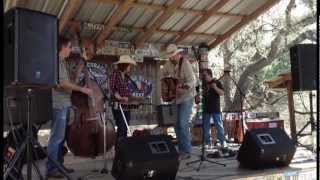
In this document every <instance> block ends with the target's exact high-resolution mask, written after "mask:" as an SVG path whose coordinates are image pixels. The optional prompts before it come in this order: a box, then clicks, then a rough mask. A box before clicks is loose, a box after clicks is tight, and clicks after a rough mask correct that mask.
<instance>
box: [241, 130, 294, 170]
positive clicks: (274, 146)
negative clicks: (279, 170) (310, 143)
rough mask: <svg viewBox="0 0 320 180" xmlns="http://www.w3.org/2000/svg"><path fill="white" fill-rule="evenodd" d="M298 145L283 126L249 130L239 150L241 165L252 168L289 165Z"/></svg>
mask: <svg viewBox="0 0 320 180" xmlns="http://www.w3.org/2000/svg"><path fill="white" fill-rule="evenodd" d="M295 151H296V147H295V144H294V142H293V140H291V139H290V138H289V136H288V135H287V134H286V132H285V131H284V130H283V129H281V128H261V129H252V130H248V131H247V132H246V134H245V136H244V140H243V143H242V145H241V146H240V149H239V152H238V157H237V159H238V161H239V162H240V165H241V166H242V167H245V168H250V169H263V168H269V167H280V166H288V165H289V164H290V162H291V160H292V158H293V156H294V154H295Z"/></svg>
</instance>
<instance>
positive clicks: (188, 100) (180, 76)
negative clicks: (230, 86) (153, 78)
mask: <svg viewBox="0 0 320 180" xmlns="http://www.w3.org/2000/svg"><path fill="white" fill-rule="evenodd" d="M182 52H183V50H182V49H178V48H177V46H176V45H174V44H170V45H169V46H168V47H167V53H168V56H169V61H168V62H167V63H166V64H165V65H164V67H163V69H162V72H161V79H162V83H161V86H164V85H165V84H164V83H163V82H164V79H165V78H166V77H171V78H174V79H177V83H176V86H175V99H174V100H173V102H175V104H176V106H177V111H178V112H177V117H178V118H177V122H176V125H175V132H176V135H177V139H178V147H179V153H180V159H185V158H188V157H190V153H191V136H190V131H189V126H188V124H189V120H190V119H191V114H192V106H193V102H194V96H195V94H196V90H195V86H196V78H195V74H194V71H193V69H192V66H191V64H190V62H189V61H188V60H186V59H184V57H183V55H182ZM161 88H162V87H161ZM162 89H163V88H162ZM162 95H164V94H163V93H162ZM162 98H163V99H166V97H162Z"/></svg>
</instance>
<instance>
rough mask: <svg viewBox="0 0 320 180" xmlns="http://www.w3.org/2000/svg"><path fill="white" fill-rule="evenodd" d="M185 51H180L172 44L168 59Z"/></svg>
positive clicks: (168, 49)
mask: <svg viewBox="0 0 320 180" xmlns="http://www.w3.org/2000/svg"><path fill="white" fill-rule="evenodd" d="M182 51H183V49H178V47H177V46H176V45H174V44H170V45H169V46H168V47H167V55H168V57H172V56H174V55H176V54H178V53H179V52H182Z"/></svg>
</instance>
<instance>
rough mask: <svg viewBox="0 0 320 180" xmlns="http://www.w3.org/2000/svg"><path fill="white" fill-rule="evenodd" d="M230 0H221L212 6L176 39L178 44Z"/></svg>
mask: <svg viewBox="0 0 320 180" xmlns="http://www.w3.org/2000/svg"><path fill="white" fill-rule="evenodd" d="M228 1H229V0H221V1H219V2H218V3H217V4H216V5H215V6H214V7H212V8H211V9H210V10H208V11H207V12H206V13H205V14H204V15H203V16H202V17H201V18H200V19H199V20H198V21H197V22H196V23H195V24H193V25H192V26H191V28H190V29H189V30H188V31H186V32H184V33H183V34H181V35H180V36H178V38H177V39H176V40H175V43H176V44H179V43H180V42H181V41H183V40H184V39H185V38H186V37H188V36H189V35H190V34H192V33H193V32H194V31H195V30H196V29H197V28H198V27H200V26H201V25H202V24H203V23H205V22H206V21H207V20H208V19H209V18H210V17H212V15H213V14H215V13H217V11H218V10H219V9H220V8H222V7H223V6H224V5H225V4H227V3H228Z"/></svg>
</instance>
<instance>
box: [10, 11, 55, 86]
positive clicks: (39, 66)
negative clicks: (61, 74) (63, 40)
mask: <svg viewBox="0 0 320 180" xmlns="http://www.w3.org/2000/svg"><path fill="white" fill-rule="evenodd" d="M57 37H58V20H57V18H56V17H55V16H53V15H49V14H45V13H42V12H37V11H32V10H27V9H22V8H14V9H11V10H9V11H8V12H6V13H5V15H4V84H5V85H6V86H7V85H11V84H13V83H14V84H22V85H44V86H49V87H50V86H51V87H52V86H54V85H56V84H57V83H58V38H57Z"/></svg>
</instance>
